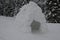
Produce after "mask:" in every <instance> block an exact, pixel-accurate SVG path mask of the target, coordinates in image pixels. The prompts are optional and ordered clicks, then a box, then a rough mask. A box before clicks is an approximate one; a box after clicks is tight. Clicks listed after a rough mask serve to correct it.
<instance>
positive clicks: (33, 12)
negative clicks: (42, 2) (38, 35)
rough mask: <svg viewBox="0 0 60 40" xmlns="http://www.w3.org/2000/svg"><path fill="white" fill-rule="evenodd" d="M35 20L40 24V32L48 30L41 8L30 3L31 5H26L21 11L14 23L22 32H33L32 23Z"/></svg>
mask: <svg viewBox="0 0 60 40" xmlns="http://www.w3.org/2000/svg"><path fill="white" fill-rule="evenodd" d="M34 20H35V21H36V22H39V23H40V25H39V26H40V27H39V32H45V31H46V30H47V26H46V19H45V15H44V14H43V13H42V10H41V8H40V7H39V6H38V5H37V4H36V3H34V2H32V1H30V2H29V4H26V5H24V6H23V7H22V8H21V9H20V12H19V13H18V14H17V16H16V19H15V22H14V23H15V24H16V28H17V29H18V30H19V31H20V32H31V31H32V28H31V27H32V26H31V25H32V24H31V23H32V22H33V21H34ZM34 28H35V27H34Z"/></svg>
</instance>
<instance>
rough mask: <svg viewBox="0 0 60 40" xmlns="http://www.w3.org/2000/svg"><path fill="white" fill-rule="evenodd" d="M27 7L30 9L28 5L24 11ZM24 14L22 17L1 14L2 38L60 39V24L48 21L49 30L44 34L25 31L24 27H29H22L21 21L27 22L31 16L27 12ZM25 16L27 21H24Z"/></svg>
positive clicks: (16, 39)
mask: <svg viewBox="0 0 60 40" xmlns="http://www.w3.org/2000/svg"><path fill="white" fill-rule="evenodd" d="M26 9H27V10H28V7H26V8H25V10H24V11H26ZM30 9H33V8H30ZM30 9H29V10H30ZM32 12H33V10H32ZM32 12H31V13H32ZM19 13H21V12H19ZM28 13H29V11H28ZM34 13H35V12H34ZM20 15H22V14H20ZM23 15H25V16H23ZM23 15H22V16H23V17H20V16H19V14H18V15H17V17H12V18H11V17H3V16H0V40H60V24H52V23H46V25H47V28H48V31H47V32H45V33H42V34H40V33H39V34H34V33H31V32H23V31H25V30H23V29H24V28H27V27H20V25H21V23H25V21H26V20H27V21H28V18H29V17H28V16H27V15H29V14H27V13H26V14H23ZM24 17H25V21H24ZM42 17H43V16H42ZM19 18H20V19H21V20H20V19H19ZM22 19H23V20H22ZM27 21H26V22H27ZM43 21H44V20H43ZM44 22H45V21H44ZM26 25H27V23H26ZM22 28H23V29H22ZM20 29H22V30H23V31H21V30H20Z"/></svg>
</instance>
